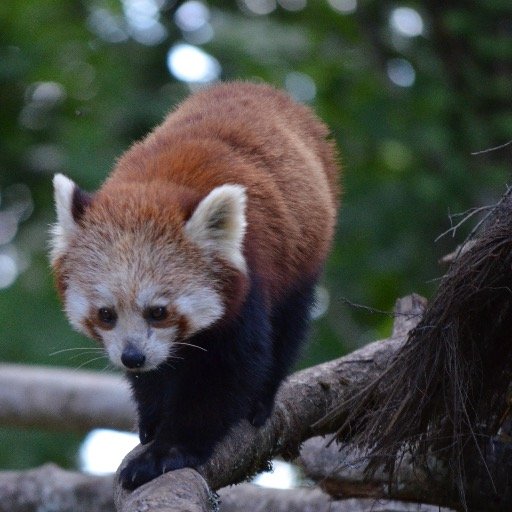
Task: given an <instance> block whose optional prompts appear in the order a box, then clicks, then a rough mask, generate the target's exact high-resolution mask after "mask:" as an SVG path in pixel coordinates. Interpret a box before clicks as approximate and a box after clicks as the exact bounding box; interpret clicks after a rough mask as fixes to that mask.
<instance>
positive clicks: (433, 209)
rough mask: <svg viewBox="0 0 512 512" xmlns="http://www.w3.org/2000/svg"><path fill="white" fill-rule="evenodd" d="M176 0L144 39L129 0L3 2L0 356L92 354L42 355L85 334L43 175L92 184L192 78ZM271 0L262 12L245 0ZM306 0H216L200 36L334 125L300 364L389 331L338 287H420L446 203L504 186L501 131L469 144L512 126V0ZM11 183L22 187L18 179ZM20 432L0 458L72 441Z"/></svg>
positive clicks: (32, 456) (381, 293) (424, 287)
mask: <svg viewBox="0 0 512 512" xmlns="http://www.w3.org/2000/svg"><path fill="white" fill-rule="evenodd" d="M183 3H186V2H178V3H176V2H173V1H168V2H166V3H163V7H162V8H161V9H160V11H159V12H156V14H155V17H154V19H155V20H157V21H158V23H159V24H160V25H159V27H161V28H162V30H165V34H164V32H162V37H160V39H159V40H158V41H154V42H155V44H144V43H142V42H140V41H141V40H142V39H143V34H142V33H138V32H137V31H136V30H135V29H134V27H133V26H132V25H130V23H129V11H128V7H127V6H129V5H130V2H129V0H124V1H123V2H122V3H121V2H119V1H117V0H94V1H92V2H85V1H80V0H72V1H70V0H52V1H48V0H24V1H23V2H3V3H2V6H1V7H0V104H1V110H0V112H1V113H0V116H1V117H0V119H1V122H0V141H1V151H0V200H1V201H0V283H1V282H2V271H3V272H4V273H5V272H6V270H5V268H6V267H5V265H6V264H7V263H6V261H7V260H6V259H5V258H4V259H3V260H2V257H3V256H5V257H8V258H10V260H9V262H10V263H9V264H12V262H13V261H14V262H15V264H16V265H17V266H18V270H19V276H18V277H17V279H16V280H15V281H14V283H13V284H12V285H10V286H5V287H4V288H3V289H0V332H1V338H2V345H1V348H0V358H1V359H2V360H4V361H13V362H27V363H38V364H56V365H68V366H72V367H78V366H80V365H81V364H83V363H86V361H87V357H86V356H84V357H83V358H75V356H74V353H73V352H69V353H68V352H62V353H60V354H57V355H55V356H51V354H52V353H54V352H57V351H59V350H61V349H65V348H71V347H87V346H89V347H90V346H92V345H91V342H89V341H88V340H85V339H83V338H82V337H80V336H78V335H77V334H75V333H73V332H72V331H71V329H70V327H69V326H68V324H67V322H66V320H65V318H64V315H63V314H62V312H61V309H60V305H59V304H58V301H57V298H56V295H55V292H54V290H53V287H52V282H51V276H50V271H49V266H48V263H47V259H46V255H45V253H46V239H47V229H48V225H49V224H50V223H51V222H52V219H53V211H52V198H51V175H52V174H53V173H54V172H65V173H66V174H68V175H70V177H72V178H73V179H75V180H76V181H77V182H79V183H80V184H81V185H82V186H83V187H84V188H88V189H91V190H92V189H95V188H96V187H97V186H98V184H99V183H100V182H101V181H102V180H103V179H104V178H105V176H106V174H107V172H108V170H109V169H110V168H111V167H112V164H113V162H114V161H115V159H116V158H117V156H119V155H120V154H121V153H122V152H123V150H125V149H126V148H127V147H128V146H129V144H130V143H132V142H133V141H134V140H136V139H137V138H139V137H140V136H142V135H143V134H144V133H146V132H147V131H148V130H150V129H151V127H152V126H154V125H155V124H156V123H158V122H159V121H160V120H161V119H162V117H163V116H164V114H165V113H166V111H168V110H169V109H170V108H171V107H172V106H173V105H174V104H175V103H176V102H177V101H179V100H180V99H181V98H183V97H184V96H185V95H186V94H187V92H188V90H189V86H188V85H187V84H185V83H183V82H179V81H178V80H176V79H175V78H174V77H173V75H172V74H171V73H170V72H169V69H168V68H167V66H166V58H167V52H168V50H169V48H171V47H172V46H173V45H174V44H176V43H178V42H183V41H187V40H188V41H191V42H193V41H194V40H195V41H197V38H198V37H199V36H201V34H199V33H197V32H196V33H193V32H188V33H187V32H184V31H183V29H180V28H179V26H178V25H177V24H176V23H175V18H174V13H175V11H176V9H177V8H178V7H179V5H180V4H183ZM148 4H149V5H151V4H152V2H148ZM160 4H162V3H161V2H160V3H158V5H160ZM264 4H265V5H270V7H271V9H270V10H271V12H269V13H268V14H262V15H257V14H255V13H254V12H251V10H250V9H249V8H248V7H247V6H251V5H252V6H255V5H260V6H261V5H264ZM300 4H301V2H295V3H294V2H293V1H291V0H288V1H287V2H284V1H281V2H278V3H277V4H276V5H277V8H275V9H272V5H273V3H272V1H268V2H257V1H256V0H253V1H242V0H240V2H238V4H236V3H235V2H227V1H214V0H212V1H210V2H209V3H208V7H209V9H210V10H209V15H210V18H209V27H211V29H212V30H213V37H210V38H208V37H204V35H203V36H201V37H203V42H202V43H196V44H197V45H198V46H200V47H202V48H203V49H204V51H206V52H208V53H209V54H210V55H212V56H214V57H215V58H216V59H217V61H218V62H219V63H220V66H221V68H222V75H221V78H222V79H233V78H242V79H251V80H265V81H268V82H271V83H273V84H275V85H277V86H279V87H287V86H288V87H289V88H291V89H292V92H295V93H296V94H306V96H308V95H309V96H308V97H309V98H310V102H311V104H312V106H313V107H314V108H315V109H316V111H317V112H318V113H319V115H320V116H321V117H322V118H323V119H324V120H325V121H326V122H327V123H328V124H329V126H330V127H331V129H332V133H333V135H334V137H335V138H336V140H337V141H338V145H339V148H340V154H341V157H340V161H341V162H342V167H343V169H344V172H343V177H342V180H341V182H342V188H343V205H342V209H341V213H340V220H339V226H338V235H337V239H336V244H335V247H334V249H333V252H332V257H331V259H330V261H329V263H328V266H327V268H326V276H325V286H326V287H327V289H328V290H329V293H330V308H329V310H328V313H327V314H326V315H325V316H324V317H323V318H321V319H320V320H319V321H317V322H316V325H315V328H314V336H313V340H312V343H311V345H310V347H309V348H308V350H307V354H306V355H307V357H306V359H305V361H304V362H303V364H304V365H310V364H314V363H316V362H319V361H320V360H323V359H329V358H332V357H336V356H339V355H341V354H343V353H344V352H346V351H347V350H351V349H353V348H355V347H356V346H358V345H360V344H362V343H364V342H366V341H370V340H372V339H375V338H376V337H379V336H386V335H387V334H388V333H389V329H390V324H391V320H390V317H389V316H387V315H382V314H376V313H374V314H370V313H368V311H367V310H365V309H361V308H354V307H351V306H350V305H348V303H347V299H348V301H350V302H353V303H359V304H365V305H368V306H372V307H374V308H377V309H380V310H388V311H389V310H391V309H392V307H393V302H394V300H395V299H396V298H397V297H399V296H401V295H404V294H408V293H410V292H412V291H415V292H419V293H422V294H424V295H427V296H429V295H431V294H432V292H433V290H434V288H435V283H434V281H433V280H435V278H436V277H438V276H439V275H440V274H441V273H442V272H443V269H441V268H439V267H438V265H437V260H438V259H439V257H440V256H442V255H443V254H445V253H447V252H449V251H450V250H451V249H452V247H453V241H452V240H450V239H444V240H441V242H439V243H437V244H435V243H434V240H435V238H436V237H437V235H439V234H440V233H441V232H443V231H445V230H446V229H447V227H448V225H449V224H448V213H449V212H459V211H463V210H465V209H467V208H469V207H472V206H478V205H482V204H487V203H492V202H494V201H495V200H496V198H497V197H499V196H500V195H501V193H502V191H503V190H504V183H505V182H506V181H507V176H508V172H509V163H508V161H509V158H510V147H509V148H508V149H507V148H505V149H503V150H500V151H495V152H490V153H485V154H482V155H477V156H472V155H471V152H475V151H479V150H483V149H486V148H489V147H493V146H497V145H500V144H503V143H504V142H506V141H507V140H510V139H511V138H512V135H511V134H512V115H511V113H510V112H511V109H510V91H511V90H512V87H511V86H512V83H511V81H512V79H511V77H512V73H511V71H512V70H511V69H510V68H511V64H510V63H511V62H512V59H511V58H510V57H511V51H512V49H511V48H512V47H511V45H510V44H508V43H509V42H510V36H511V34H510V27H511V26H512V23H511V21H512V20H511V18H512V11H511V9H510V5H509V2H506V1H502V2H490V3H489V2H484V1H483V0H475V1H473V2H471V8H470V9H469V8H467V7H464V5H463V4H460V3H459V2H452V1H448V2H442V3H440V2H423V3H418V2H410V3H409V4H408V6H409V7H414V8H415V9H416V10H417V12H418V13H420V15H421V17H422V20H423V23H424V28H423V31H422V34H421V35H418V36H415V37H406V36H405V35H404V34H403V33H400V31H398V30H397V29H396V28H393V26H392V25H391V24H390V19H391V16H392V14H393V12H395V11H394V9H396V8H397V7H402V5H401V4H395V3H394V2H388V1H377V0H368V1H366V2H360V3H359V4H357V8H356V9H355V11H353V12H345V13H343V12H341V10H335V9H334V8H333V7H331V5H337V6H343V5H344V6H345V7H346V6H350V2H349V1H346V2H341V1H339V0H338V1H335V0H332V1H330V2H327V1H323V0H322V1H320V0H315V1H313V0H310V1H309V2H307V5H306V7H305V8H303V9H298V10H293V9H292V10H286V9H285V8H283V7H282V6H292V7H293V5H296V6H299V7H300ZM354 5H356V4H355V2H354ZM340 9H341V8H340ZM203 28H204V27H203ZM194 38H196V39H194ZM411 66H412V68H411ZM410 69H413V71H414V77H413V82H412V83H410V84H409V85H408V86H399V85H397V84H396V83H393V81H392V80H391V79H390V75H392V72H393V70H395V71H396V72H398V73H399V79H404V76H405V75H407V70H409V71H410ZM400 73H401V75H400ZM404 73H405V75H404ZM405 78H407V76H405ZM294 80H295V85H293V83H294ZM297 84H298V87H299V88H298V89H297ZM311 84H313V93H311ZM20 183H21V184H24V185H26V186H27V187H28V189H29V191H30V196H31V198H30V197H29V198H28V199H27V197H26V194H25V196H23V197H24V198H23V197H22V195H21V196H20V195H19V194H20V190H26V189H20V188H19V187H18V188H12V185H14V184H20ZM14 192H16V194H18V196H16V194H14ZM13 197H14V199H13ZM13 205H14V206H13ZM16 205H18V206H16ZM20 205H21V206H20ZM13 208H14V210H13ZM16 208H17V209H16ZM7 211H16V212H18V214H17V217H16V223H17V224H19V226H18V227H19V229H18V230H17V233H16V236H15V237H9V236H7V235H5V236H4V235H3V232H4V231H5V230H6V229H7V228H6V227H5V226H6V224H5V222H6V220H5V218H6V217H5V216H4V217H2V214H3V213H5V212H7ZM19 212H21V213H19ZM2 237H3V238H2ZM11 238H12V239H11ZM2 261H3V263H1V262H2ZM2 265H3V267H2ZM2 269H3V270H2ZM4 277H5V276H4ZM67 354H72V355H67ZM93 357H94V356H93ZM106 364H107V362H106V360H105V359H100V360H97V361H93V362H91V363H90V364H87V365H86V367H87V368H104V367H105V366H106ZM26 436H28V434H26V433H23V434H20V433H16V432H12V431H7V430H4V431H0V460H1V464H2V466H3V467H15V466H20V467H21V466H26V465H27V464H30V465H32V464H36V463H40V462H43V461H44V460H48V459H50V458H52V459H54V460H57V461H58V462H60V463H62V462H63V461H64V460H67V461H68V463H69V464H73V456H71V457H70V456H69V454H72V453H74V451H73V446H74V444H73V443H76V442H77V439H76V438H74V437H73V436H68V438H67V440H68V441H70V442H71V443H72V444H71V447H70V445H69V444H67V443H64V442H62V443H60V442H58V443H55V436H53V437H52V436H49V437H45V436H43V435H42V434H39V433H37V434H33V437H31V438H30V441H29V440H28V438H27V437H26ZM30 436H32V434H30ZM55 444H58V445H62V447H60V448H59V447H58V446H55ZM35 445H37V449H36V448H35ZM13 447H15V448H14V449H13ZM49 447H51V450H50V448H49ZM50 453H53V454H54V455H53V456H50ZM24 461H28V462H24Z"/></svg>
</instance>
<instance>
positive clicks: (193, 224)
mask: <svg viewBox="0 0 512 512" xmlns="http://www.w3.org/2000/svg"><path fill="white" fill-rule="evenodd" d="M246 203H247V194H246V192H245V188H244V187H243V186H241V185H221V186H220V187H217V188H214V189H213V190H212V191H211V192H210V193H209V194H208V195H207V196H206V197H205V198H204V199H203V200H202V201H201V202H200V203H199V205H198V206H197V208H196V210H195V211H194V213H193V214H192V217H191V218H190V219H189V220H188V222H187V223H186V224H185V233H186V234H187V235H188V237H189V238H190V239H191V240H192V241H194V242H196V243H197V244H198V245H199V246H200V247H201V248H203V249H204V250H205V251H206V252H211V253H217V254H219V255H221V256H222V257H224V258H226V259H227V260H228V261H229V262H230V263H232V264H233V265H234V266H235V267H236V268H237V269H239V270H241V271H242V272H244V273H245V272H247V265H246V262H245V258H244V256H243V254H242V246H243V239H244V235H245V230H246V227H247V220H246V215H245V208H246Z"/></svg>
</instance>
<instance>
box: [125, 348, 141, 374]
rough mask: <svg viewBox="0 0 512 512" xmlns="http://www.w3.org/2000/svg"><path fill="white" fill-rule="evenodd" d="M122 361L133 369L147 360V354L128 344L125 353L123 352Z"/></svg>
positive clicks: (139, 366)
mask: <svg viewBox="0 0 512 512" xmlns="http://www.w3.org/2000/svg"><path fill="white" fill-rule="evenodd" d="M121 362H122V363H123V364H124V365H125V366H126V368H130V369H131V370H133V369H134V368H141V367H142V366H144V363H145V362H146V356H145V355H144V354H143V353H142V352H141V351H140V350H139V349H138V348H136V347H134V346H133V345H126V347H125V349H124V350H123V353H122V354H121Z"/></svg>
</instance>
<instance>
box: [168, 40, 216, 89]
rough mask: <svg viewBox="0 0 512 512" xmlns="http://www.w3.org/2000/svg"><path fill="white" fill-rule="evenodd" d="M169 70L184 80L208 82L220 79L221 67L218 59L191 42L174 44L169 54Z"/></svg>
mask: <svg viewBox="0 0 512 512" xmlns="http://www.w3.org/2000/svg"><path fill="white" fill-rule="evenodd" d="M167 67H168V68H169V71H170V72H171V73H172V74H173V75H174V76H175V77H176V78H177V79H178V80H181V81H183V82H189V83H208V82H214V81H215V80H218V79H219V77H220V73H221V67H220V64H219V62H218V61H217V59H215V58H214V57H212V56H211V55H209V54H208V53H206V52H205V51H203V50H201V49H200V48H197V46H193V45H191V44H185V43H179V44H176V45H174V46H173V47H172V48H171V49H170V50H169V52H168V54H167Z"/></svg>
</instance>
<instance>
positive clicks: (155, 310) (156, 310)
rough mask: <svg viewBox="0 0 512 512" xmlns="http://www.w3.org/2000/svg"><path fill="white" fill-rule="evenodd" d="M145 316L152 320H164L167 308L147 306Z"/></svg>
mask: <svg viewBox="0 0 512 512" xmlns="http://www.w3.org/2000/svg"><path fill="white" fill-rule="evenodd" d="M145 317H146V318H147V319H148V320H150V321H154V322H158V321H160V320H165V319H166V318H167V309H166V308H165V307H164V306H155V307H152V308H148V309H147V311H146V314H145Z"/></svg>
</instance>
